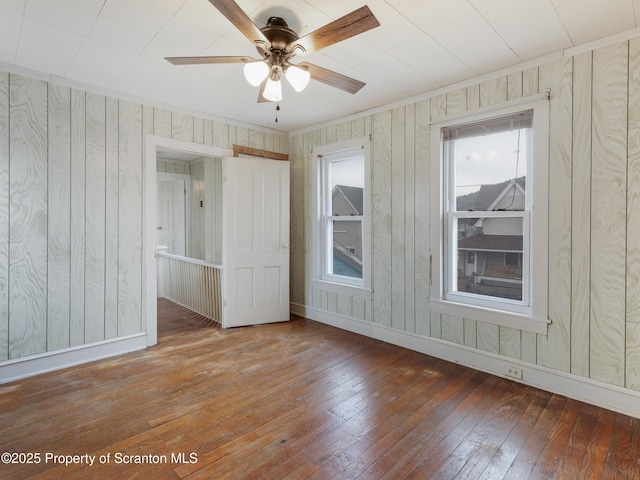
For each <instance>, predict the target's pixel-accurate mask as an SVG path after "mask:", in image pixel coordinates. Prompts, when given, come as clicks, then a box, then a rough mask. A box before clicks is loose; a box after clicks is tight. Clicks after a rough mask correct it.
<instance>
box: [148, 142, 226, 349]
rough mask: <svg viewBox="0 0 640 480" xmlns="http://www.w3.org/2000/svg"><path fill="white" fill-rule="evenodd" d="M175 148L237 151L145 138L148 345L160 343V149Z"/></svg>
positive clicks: (212, 153)
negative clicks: (158, 157)
mask: <svg viewBox="0 0 640 480" xmlns="http://www.w3.org/2000/svg"><path fill="white" fill-rule="evenodd" d="M158 148H162V149H171V150H181V151H183V152H189V153H195V154H197V155H202V156H203V157H223V158H224V157H231V156H233V150H231V149H228V148H220V147H213V146H211V145H203V144H199V143H194V142H188V141H185V140H175V139H172V138H166V137H160V136H158V135H151V134H147V135H146V136H145V139H144V199H143V215H144V217H143V225H144V227H143V239H142V245H143V256H142V258H143V262H144V264H143V269H142V271H143V272H144V275H145V279H144V283H145V288H144V292H143V293H144V302H143V305H144V309H145V311H144V313H143V318H145V319H146V334H147V346H151V345H155V344H157V343H158V299H157V294H158V265H157V260H156V247H157V245H156V226H157V225H156V220H157V219H156V215H157V205H156V204H157V202H158V193H157V183H156V179H157V175H156V173H157V163H156V162H157V160H156V157H157V153H156V152H157V150H158Z"/></svg>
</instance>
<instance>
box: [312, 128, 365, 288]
mask: <svg viewBox="0 0 640 480" xmlns="http://www.w3.org/2000/svg"><path fill="white" fill-rule="evenodd" d="M368 157H369V139H368V138H364V139H357V140H353V141H352V140H350V141H347V142H341V143H338V144H332V145H326V146H323V147H316V148H315V149H314V151H313V159H314V163H315V169H314V171H315V173H316V178H315V187H316V195H314V196H315V199H316V202H317V212H318V218H317V222H316V224H315V225H314V235H313V237H314V240H316V245H314V249H313V250H314V254H315V255H314V256H315V261H314V264H315V267H316V268H317V272H315V273H314V279H315V281H317V282H320V283H322V286H320V288H323V289H328V290H330V291H336V292H338V293H346V294H352V295H353V294H355V295H362V293H361V292H360V293H358V292H357V290H362V291H364V292H365V297H366V295H367V294H369V295H370V291H369V289H370V273H369V270H370V261H371V260H370V259H371V240H370V237H371V235H370V221H369V200H368V196H369V165H368V164H369V161H368Z"/></svg>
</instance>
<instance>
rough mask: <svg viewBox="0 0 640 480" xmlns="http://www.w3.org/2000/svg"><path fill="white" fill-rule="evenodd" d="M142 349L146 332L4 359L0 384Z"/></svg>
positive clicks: (0, 366)
mask: <svg viewBox="0 0 640 480" xmlns="http://www.w3.org/2000/svg"><path fill="white" fill-rule="evenodd" d="M145 348H147V334H146V333H137V334H135V335H128V336H126V337H118V338H113V339H109V340H103V341H101V342H95V343H90V344H87V345H78V346H77V347H69V348H65V349H62V350H56V351H54V352H46V353H39V354H37V355H30V356H28V357H24V358H16V359H13V360H7V361H4V362H0V384H2V383H7V382H12V381H14V380H20V379H21V378H26V377H31V376H33V375H38V374H40V373H46V372H51V371H54V370H60V369H63V368H67V367H73V366H75V365H80V364H82V363H88V362H93V361H95V360H101V359H103V358H108V357H113V356H116V355H121V354H123V353H129V352H133V351H136V350H142V349H145Z"/></svg>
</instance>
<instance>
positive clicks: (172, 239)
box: [157, 180, 186, 257]
mask: <svg viewBox="0 0 640 480" xmlns="http://www.w3.org/2000/svg"><path fill="white" fill-rule="evenodd" d="M185 194H186V191H185V184H184V180H168V181H164V180H163V181H159V182H158V211H157V215H158V226H157V232H158V246H166V247H169V251H168V253H172V254H174V255H180V256H183V257H184V256H185V255H186V249H185V245H186V241H185V238H186V230H185V229H186V221H185V217H186V211H185Z"/></svg>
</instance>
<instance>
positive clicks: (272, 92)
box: [262, 78, 282, 102]
mask: <svg viewBox="0 0 640 480" xmlns="http://www.w3.org/2000/svg"><path fill="white" fill-rule="evenodd" d="M262 96H263V97H264V98H266V99H267V100H269V101H270V102H279V101H280V100H282V83H280V80H272V79H271V78H269V79H268V80H267V84H266V85H265V86H264V92H263V93H262Z"/></svg>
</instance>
